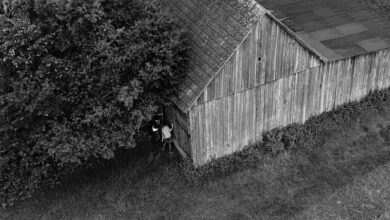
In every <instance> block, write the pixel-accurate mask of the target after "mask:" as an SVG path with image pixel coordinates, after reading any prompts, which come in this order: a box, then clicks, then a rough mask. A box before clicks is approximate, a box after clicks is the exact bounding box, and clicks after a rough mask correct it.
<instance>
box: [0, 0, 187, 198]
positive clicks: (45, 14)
mask: <svg viewBox="0 0 390 220" xmlns="http://www.w3.org/2000/svg"><path fill="white" fill-rule="evenodd" d="M11 2H12V1H11ZM7 10H8V11H7V15H5V16H2V18H1V21H0V23H1V24H0V25H1V29H0V61H1V68H0V137H1V139H0V201H8V202H12V201H13V200H14V199H15V198H17V197H18V198H24V197H28V196H30V195H31V193H32V192H33V191H34V189H35V188H36V187H37V186H39V185H40V184H41V183H42V182H48V181H52V182H54V181H56V180H57V178H58V177H59V176H60V175H61V174H63V173H64V172H65V171H69V170H72V169H73V168H75V167H77V166H79V165H81V164H84V163H87V162H88V161H89V160H90V159H91V158H112V157H113V156H114V152H115V150H116V149H118V148H131V147H134V146H135V138H134V137H135V134H137V132H138V131H139V128H140V126H141V124H142V122H143V121H144V120H145V119H148V118H150V115H151V113H152V112H153V111H154V109H155V107H156V105H158V104H160V103H166V102H169V99H170V97H172V96H173V95H175V93H176V91H177V89H176V88H177V86H178V84H179V83H180V82H181V81H182V79H183V77H184V73H185V72H186V71H185V66H186V58H185V52H186V48H187V47H186V44H185V32H184V31H183V30H182V29H181V28H179V27H178V26H177V25H176V24H175V22H174V21H173V20H172V19H171V18H170V17H169V13H167V12H166V11H165V10H164V9H163V8H162V7H161V6H160V5H159V4H158V3H157V1H153V0H148V1H145V0H62V1H60V0H25V1H16V3H15V5H13V6H12V10H11V9H10V8H8V9H7ZM3 11H4V10H3ZM16 195H18V196H17V197H16Z"/></svg>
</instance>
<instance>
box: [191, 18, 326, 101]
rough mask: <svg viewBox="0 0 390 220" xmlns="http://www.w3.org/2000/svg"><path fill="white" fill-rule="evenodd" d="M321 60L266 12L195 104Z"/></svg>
mask: <svg viewBox="0 0 390 220" xmlns="http://www.w3.org/2000/svg"><path fill="white" fill-rule="evenodd" d="M320 63H321V62H320V60H319V59H317V58H316V56H315V55H313V54H312V53H310V52H308V51H307V50H306V49H305V48H304V47H303V46H301V45H300V44H299V43H298V42H297V41H296V40H295V39H294V38H293V37H291V35H290V34H289V33H287V32H286V31H285V30H284V29H283V28H281V27H280V26H279V25H278V24H277V23H276V22H275V21H274V20H273V18H272V17H270V16H268V15H264V16H263V17H262V18H261V19H260V20H259V21H258V22H257V23H256V25H255V27H254V28H253V30H252V31H251V32H250V33H249V35H248V36H247V37H246V38H245V40H244V42H243V43H242V44H241V45H240V47H239V48H238V50H236V51H235V52H234V54H233V55H232V56H231V57H230V59H229V60H228V61H227V63H226V64H225V65H224V67H223V68H222V69H221V70H220V71H219V73H218V74H217V76H216V77H215V78H214V79H213V80H212V81H211V83H210V84H209V85H208V86H207V87H206V88H205V89H204V92H203V93H202V94H201V96H200V97H199V98H198V100H197V101H196V103H195V105H200V104H202V103H204V102H208V101H211V100H214V99H218V98H222V97H226V96H228V95H231V94H233V93H237V92H241V91H244V90H247V89H250V88H254V87H257V86H259V85H263V84H266V83H269V82H272V81H274V80H277V79H279V78H282V77H286V76H288V75H290V74H293V73H296V72H300V71H303V70H305V69H308V68H311V67H314V66H319V65H320Z"/></svg>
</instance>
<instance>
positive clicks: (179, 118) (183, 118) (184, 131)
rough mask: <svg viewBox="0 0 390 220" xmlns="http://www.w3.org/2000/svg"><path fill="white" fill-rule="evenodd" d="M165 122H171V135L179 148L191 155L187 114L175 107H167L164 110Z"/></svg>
mask: <svg viewBox="0 0 390 220" xmlns="http://www.w3.org/2000/svg"><path fill="white" fill-rule="evenodd" d="M165 114H166V117H167V120H171V121H172V124H173V134H174V137H175V138H176V140H177V142H178V144H179V146H180V147H181V148H182V149H183V150H184V151H185V152H186V153H187V155H188V156H191V155H192V152H191V145H190V133H189V118H188V114H185V113H183V112H181V111H180V110H179V109H178V108H177V107H175V106H167V107H166V108H165Z"/></svg>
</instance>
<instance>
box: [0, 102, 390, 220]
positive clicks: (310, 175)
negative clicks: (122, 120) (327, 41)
mask: <svg viewBox="0 0 390 220" xmlns="http://www.w3.org/2000/svg"><path fill="white" fill-rule="evenodd" d="M364 108H365V109H364V111H363V112H364V113H362V114H360V115H358V116H357V117H354V118H353V120H347V121H343V122H337V123H336V122H335V123H336V124H337V126H333V127H332V128H329V129H328V130H323V131H322V132H321V134H319V135H318V137H317V138H316V139H315V141H312V142H311V144H312V145H313V146H311V148H304V147H302V148H301V149H299V150H292V151H287V152H283V153H280V154H278V155H277V156H271V155H270V154H263V155H262V156H261V158H259V159H258V161H257V162H256V163H255V165H254V166H252V167H250V168H243V169H238V171H235V172H232V173H230V174H229V175H221V176H218V175H217V174H216V176H209V177H208V178H205V179H204V180H202V181H199V182H191V181H188V179H186V178H185V176H184V175H183V173H182V171H181V169H180V168H179V167H178V166H177V164H176V163H174V162H164V163H162V164H161V165H159V166H152V167H147V166H146V164H145V160H140V161H138V162H136V160H134V158H133V157H136V156H135V155H133V154H130V153H129V154H125V153H124V154H123V155H121V156H120V159H118V160H116V161H111V162H109V163H106V164H104V165H101V166H100V168H96V169H94V170H86V171H84V172H81V173H79V174H77V175H74V176H73V177H70V178H69V179H67V180H66V181H65V182H64V184H63V185H61V186H59V187H57V188H55V189H51V190H44V191H43V192H41V193H40V194H38V195H36V196H35V198H34V199H32V200H30V201H27V202H25V203H23V204H21V205H19V206H18V207H15V208H13V209H10V210H6V211H5V210H3V211H1V212H0V219H390V187H389V186H390V101H389V100H387V101H384V102H381V103H377V104H375V105H372V106H370V105H369V106H366V107H364ZM338 114H342V113H338ZM162 161H167V160H162ZM136 163H138V164H136ZM211 175H212V174H211ZM386 217H388V218H386Z"/></svg>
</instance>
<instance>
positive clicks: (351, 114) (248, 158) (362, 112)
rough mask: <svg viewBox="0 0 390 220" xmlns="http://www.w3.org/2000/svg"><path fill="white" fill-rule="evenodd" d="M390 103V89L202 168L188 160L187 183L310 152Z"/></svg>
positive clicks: (266, 137)
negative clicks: (332, 134)
mask: <svg viewBox="0 0 390 220" xmlns="http://www.w3.org/2000/svg"><path fill="white" fill-rule="evenodd" d="M389 101H390V89H385V90H381V91H373V92H370V94H369V95H367V96H366V97H364V98H363V99H362V100H361V101H360V102H350V103H347V104H345V105H342V106H340V107H338V108H336V109H333V110H332V111H330V112H324V113H322V114H321V115H318V116H315V117H312V118H310V119H309V120H308V121H306V122H305V124H299V123H294V124H290V125H288V126H286V127H283V128H275V129H272V130H271V131H268V132H265V133H264V134H263V141H261V142H257V143H254V144H252V145H250V146H247V147H245V148H244V149H243V150H242V151H239V152H235V153H233V154H232V155H228V156H225V157H222V158H218V159H216V160H213V161H211V162H209V163H207V164H205V165H203V166H201V167H198V168H195V167H194V166H193V163H192V161H191V160H186V161H184V162H182V163H181V164H180V170H181V172H182V175H183V177H184V178H185V179H186V180H187V181H190V182H195V183H198V184H202V183H207V182H208V180H212V179H214V178H218V177H221V176H228V175H230V174H232V173H234V172H237V171H240V170H244V169H251V168H256V167H257V166H258V165H259V164H261V163H260V162H261V161H262V160H264V158H266V157H275V156H277V155H279V154H281V153H283V152H287V151H297V150H304V151H310V150H312V149H313V148H314V147H316V146H317V145H320V144H321V143H322V141H323V140H324V139H326V138H327V133H328V132H334V130H335V129H345V128H346V127H349V126H351V124H353V123H356V122H358V119H359V118H361V117H367V118H369V117H371V116H372V115H373V114H375V113H377V112H378V111H380V110H381V108H383V104H384V103H385V102H389Z"/></svg>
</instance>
